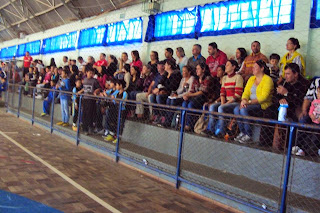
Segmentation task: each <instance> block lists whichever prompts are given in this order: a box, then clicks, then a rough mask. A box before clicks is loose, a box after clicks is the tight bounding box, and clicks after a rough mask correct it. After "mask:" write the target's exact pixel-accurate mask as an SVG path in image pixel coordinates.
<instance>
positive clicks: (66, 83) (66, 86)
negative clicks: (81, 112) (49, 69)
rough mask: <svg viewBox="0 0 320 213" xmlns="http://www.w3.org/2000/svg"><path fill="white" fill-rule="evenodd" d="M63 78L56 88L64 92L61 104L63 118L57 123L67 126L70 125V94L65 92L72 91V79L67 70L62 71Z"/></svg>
mask: <svg viewBox="0 0 320 213" xmlns="http://www.w3.org/2000/svg"><path fill="white" fill-rule="evenodd" d="M61 77H62V80H61V81H60V83H59V84H57V85H56V88H57V89H58V90H60V91H62V92H60V94H59V96H60V105H61V116H62V120H61V121H60V122H58V123H57V125H59V126H64V127H67V126H69V97H70V95H69V94H66V93H65V92H70V91H71V87H70V80H69V79H68V75H67V71H66V70H63V71H62V73H61Z"/></svg>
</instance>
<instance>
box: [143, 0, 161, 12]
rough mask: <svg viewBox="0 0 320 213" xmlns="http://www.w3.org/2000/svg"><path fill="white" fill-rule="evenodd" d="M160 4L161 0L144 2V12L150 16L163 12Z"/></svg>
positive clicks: (145, 0)
mask: <svg viewBox="0 0 320 213" xmlns="http://www.w3.org/2000/svg"><path fill="white" fill-rule="evenodd" d="M160 3H161V0H144V1H143V5H142V6H143V8H142V10H143V12H146V13H149V14H156V13H159V12H161V10H160V6H161V5H160Z"/></svg>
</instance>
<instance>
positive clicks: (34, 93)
mask: <svg viewBox="0 0 320 213" xmlns="http://www.w3.org/2000/svg"><path fill="white" fill-rule="evenodd" d="M32 97H33V99H32V116H31V124H32V125H33V124H34V108H35V103H36V88H33V91H32Z"/></svg>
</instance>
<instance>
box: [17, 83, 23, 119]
mask: <svg viewBox="0 0 320 213" xmlns="http://www.w3.org/2000/svg"><path fill="white" fill-rule="evenodd" d="M21 91H22V89H21V86H19V100H18V110H17V117H18V118H19V117H20V106H21Z"/></svg>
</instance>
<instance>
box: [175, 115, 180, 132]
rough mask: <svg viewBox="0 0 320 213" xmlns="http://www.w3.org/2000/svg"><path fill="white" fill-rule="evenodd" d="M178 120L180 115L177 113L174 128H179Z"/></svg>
mask: <svg viewBox="0 0 320 213" xmlns="http://www.w3.org/2000/svg"><path fill="white" fill-rule="evenodd" d="M179 120H180V115H179V114H177V116H176V123H175V124H176V129H178V128H179Z"/></svg>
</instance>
